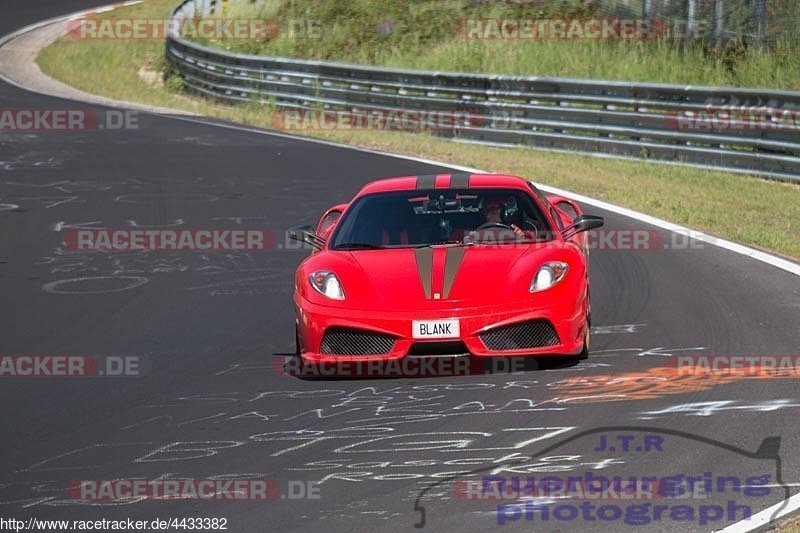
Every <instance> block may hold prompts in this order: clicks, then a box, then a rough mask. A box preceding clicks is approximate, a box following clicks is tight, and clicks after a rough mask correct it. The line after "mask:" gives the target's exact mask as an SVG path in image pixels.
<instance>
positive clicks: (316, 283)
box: [308, 270, 344, 300]
mask: <svg viewBox="0 0 800 533" xmlns="http://www.w3.org/2000/svg"><path fill="white" fill-rule="evenodd" d="M308 281H309V282H310V283H311V286H312V287H314V290H316V291H317V292H318V293H320V294H321V295H323V296H327V297H328V298H331V299H333V300H344V290H343V289H342V284H341V283H339V278H337V277H336V274H334V273H333V272H331V271H330V270H318V271H317V272H314V273H313V274H311V275H310V276H308Z"/></svg>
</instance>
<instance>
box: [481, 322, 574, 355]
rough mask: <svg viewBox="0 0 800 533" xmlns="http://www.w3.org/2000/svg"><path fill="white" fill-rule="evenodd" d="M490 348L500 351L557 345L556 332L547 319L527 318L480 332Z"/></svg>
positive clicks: (483, 340) (482, 339)
mask: <svg viewBox="0 0 800 533" xmlns="http://www.w3.org/2000/svg"><path fill="white" fill-rule="evenodd" d="M480 339H481V341H482V342H483V344H484V345H486V347H487V348H488V349H490V350H493V351H496V352H500V351H509V350H526V349H530V348H543V347H545V346H557V345H558V343H559V342H558V334H557V333H556V330H555V328H554V327H553V325H552V324H551V323H550V321H549V320H542V319H540V320H529V321H527V322H519V323H517V324H511V325H508V326H501V327H499V328H494V329H490V330H488V331H486V332H484V333H481V334H480Z"/></svg>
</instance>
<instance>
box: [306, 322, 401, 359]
mask: <svg viewBox="0 0 800 533" xmlns="http://www.w3.org/2000/svg"><path fill="white" fill-rule="evenodd" d="M394 342H395V338H394V337H392V336H391V335H384V334H382V333H375V332H372V331H365V330H362V329H355V328H340V327H333V328H328V329H327V330H326V331H325V335H324V336H323V337H322V344H321V346H320V349H319V351H320V353H323V354H329V355H385V354H387V353H389V352H391V351H392V348H393V347H394Z"/></svg>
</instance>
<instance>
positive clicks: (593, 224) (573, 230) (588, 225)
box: [561, 215, 605, 240]
mask: <svg viewBox="0 0 800 533" xmlns="http://www.w3.org/2000/svg"><path fill="white" fill-rule="evenodd" d="M603 224H605V220H604V219H603V217H597V216H594V215H580V216H577V217H575V220H573V221H572V224H570V225H569V226H567V227H566V228H564V229H563V230H562V231H561V235H562V236H563V237H564V240H568V239H571V238H572V237H574V236H575V235H577V234H578V233H581V232H582V231H587V230H590V229H596V228H599V227H602V226H603Z"/></svg>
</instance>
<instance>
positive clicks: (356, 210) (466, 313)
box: [290, 174, 603, 363]
mask: <svg viewBox="0 0 800 533" xmlns="http://www.w3.org/2000/svg"><path fill="white" fill-rule="evenodd" d="M602 225H603V219H602V218H600V217H594V216H589V215H583V214H582V213H581V211H580V209H579V207H578V206H577V205H576V204H575V203H574V202H572V201H571V200H568V199H566V198H561V197H556V196H546V195H544V194H543V193H542V192H541V191H539V190H538V189H537V188H536V187H535V186H534V185H533V184H532V183H529V182H527V181H525V180H524V179H522V178H517V177H513V176H503V175H493V174H442V175H430V176H408V177H400V178H390V179H382V180H378V181H374V182H372V183H369V184H367V185H366V186H364V187H363V188H362V189H361V191H359V193H358V194H357V195H356V196H355V197H354V198H353V199H352V200H351V201H350V202H349V203H348V204H342V205H337V206H334V207H332V208H330V209H329V210H328V211H326V212H325V213H324V214H323V216H322V218H321V219H320V220H319V223H318V225H317V227H316V228H313V229H312V228H311V227H310V226H304V227H299V228H294V229H292V230H290V236H291V237H292V238H294V239H297V240H301V241H303V242H305V243H307V244H310V245H311V246H313V247H314V251H313V253H311V255H310V256H309V257H307V258H306V259H305V260H304V261H303V262H302V263H301V264H300V266H299V267H298V269H297V272H296V275H295V292H294V303H295V312H296V325H297V334H296V338H297V352H298V354H299V355H300V356H301V357H302V359H303V360H304V361H305V362H315V363H320V362H325V361H341V359H342V357H347V358H351V359H352V358H353V356H357V358H358V360H375V359H380V360H390V359H401V358H404V357H407V356H424V355H437V356H442V355H453V356H456V355H472V356H476V357H485V356H489V357H491V356H503V357H507V356H518V355H565V356H573V357H574V356H579V357H585V356H587V355H588V349H589V326H590V317H591V305H590V302H589V275H588V271H587V249H586V245H585V234H582V232H584V231H586V230H588V229H592V228H598V227H600V226H602Z"/></svg>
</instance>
